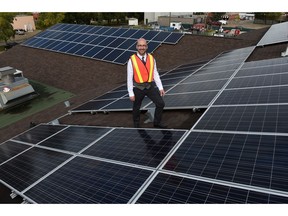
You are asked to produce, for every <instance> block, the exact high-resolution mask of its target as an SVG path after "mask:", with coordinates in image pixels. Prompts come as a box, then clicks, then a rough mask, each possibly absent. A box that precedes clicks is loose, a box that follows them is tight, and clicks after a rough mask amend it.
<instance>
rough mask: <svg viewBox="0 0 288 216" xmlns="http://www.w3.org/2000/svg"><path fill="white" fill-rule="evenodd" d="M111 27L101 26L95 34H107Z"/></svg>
mask: <svg viewBox="0 0 288 216" xmlns="http://www.w3.org/2000/svg"><path fill="white" fill-rule="evenodd" d="M109 29H111V27H102V28H100V29H99V30H98V31H96V32H95V34H99V35H103V34H105V32H106V31H108V30H109Z"/></svg>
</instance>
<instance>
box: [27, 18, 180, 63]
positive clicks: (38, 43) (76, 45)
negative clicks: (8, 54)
mask: <svg viewBox="0 0 288 216" xmlns="http://www.w3.org/2000/svg"><path fill="white" fill-rule="evenodd" d="M141 37H143V38H145V39H146V40H147V41H148V52H149V53H152V52H153V51H155V50H156V49H157V48H158V47H159V46H160V45H161V44H162V43H167V44H176V43H177V42H178V41H179V40H180V39H181V38H182V37H183V34H182V33H175V32H163V31H153V30H142V29H129V28H115V27H104V26H90V25H88V26H87V25H76V24H56V25H55V26H52V27H51V28H49V29H47V30H45V31H44V32H41V33H40V34H38V35H36V36H35V37H33V38H31V39H28V40H27V41H25V42H24V43H22V45H24V46H28V47H33V48H39V49H45V50H49V51H55V52H60V53H65V54H70V55H76V56H81V57H86V58H93V59H97V60H102V61H107V62H112V63H116V64H125V63H126V62H127V61H128V59H129V57H130V56H131V55H132V54H133V53H135V51H136V41H137V39H138V38H141Z"/></svg>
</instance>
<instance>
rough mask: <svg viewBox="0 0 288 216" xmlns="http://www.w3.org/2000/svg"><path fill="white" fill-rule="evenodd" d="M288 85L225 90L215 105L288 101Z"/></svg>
mask: <svg viewBox="0 0 288 216" xmlns="http://www.w3.org/2000/svg"><path fill="white" fill-rule="evenodd" d="M287 100H288V86H273V87H265V88H249V89H235V90H232V89H231V90H225V91H223V92H222V93H221V95H220V96H219V97H218V98H217V100H216V101H215V102H214V103H213V105H224V104H226V105H232V104H267V103H287Z"/></svg>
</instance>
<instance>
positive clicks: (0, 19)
mask: <svg viewBox="0 0 288 216" xmlns="http://www.w3.org/2000/svg"><path fill="white" fill-rule="evenodd" d="M15 15H16V14H14V13H0V40H1V41H3V40H4V41H5V43H6V44H7V41H8V40H9V39H10V38H11V37H15V31H14V29H13V26H12V23H13V20H14V17H15Z"/></svg>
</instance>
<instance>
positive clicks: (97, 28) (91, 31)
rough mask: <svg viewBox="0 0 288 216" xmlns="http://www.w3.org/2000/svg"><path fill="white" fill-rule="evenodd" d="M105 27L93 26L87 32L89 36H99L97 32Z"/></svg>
mask: <svg viewBox="0 0 288 216" xmlns="http://www.w3.org/2000/svg"><path fill="white" fill-rule="evenodd" d="M102 28H103V26H93V28H91V29H90V30H88V31H87V33H88V34H97V32H98V31H99V30H100V29H102Z"/></svg>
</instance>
